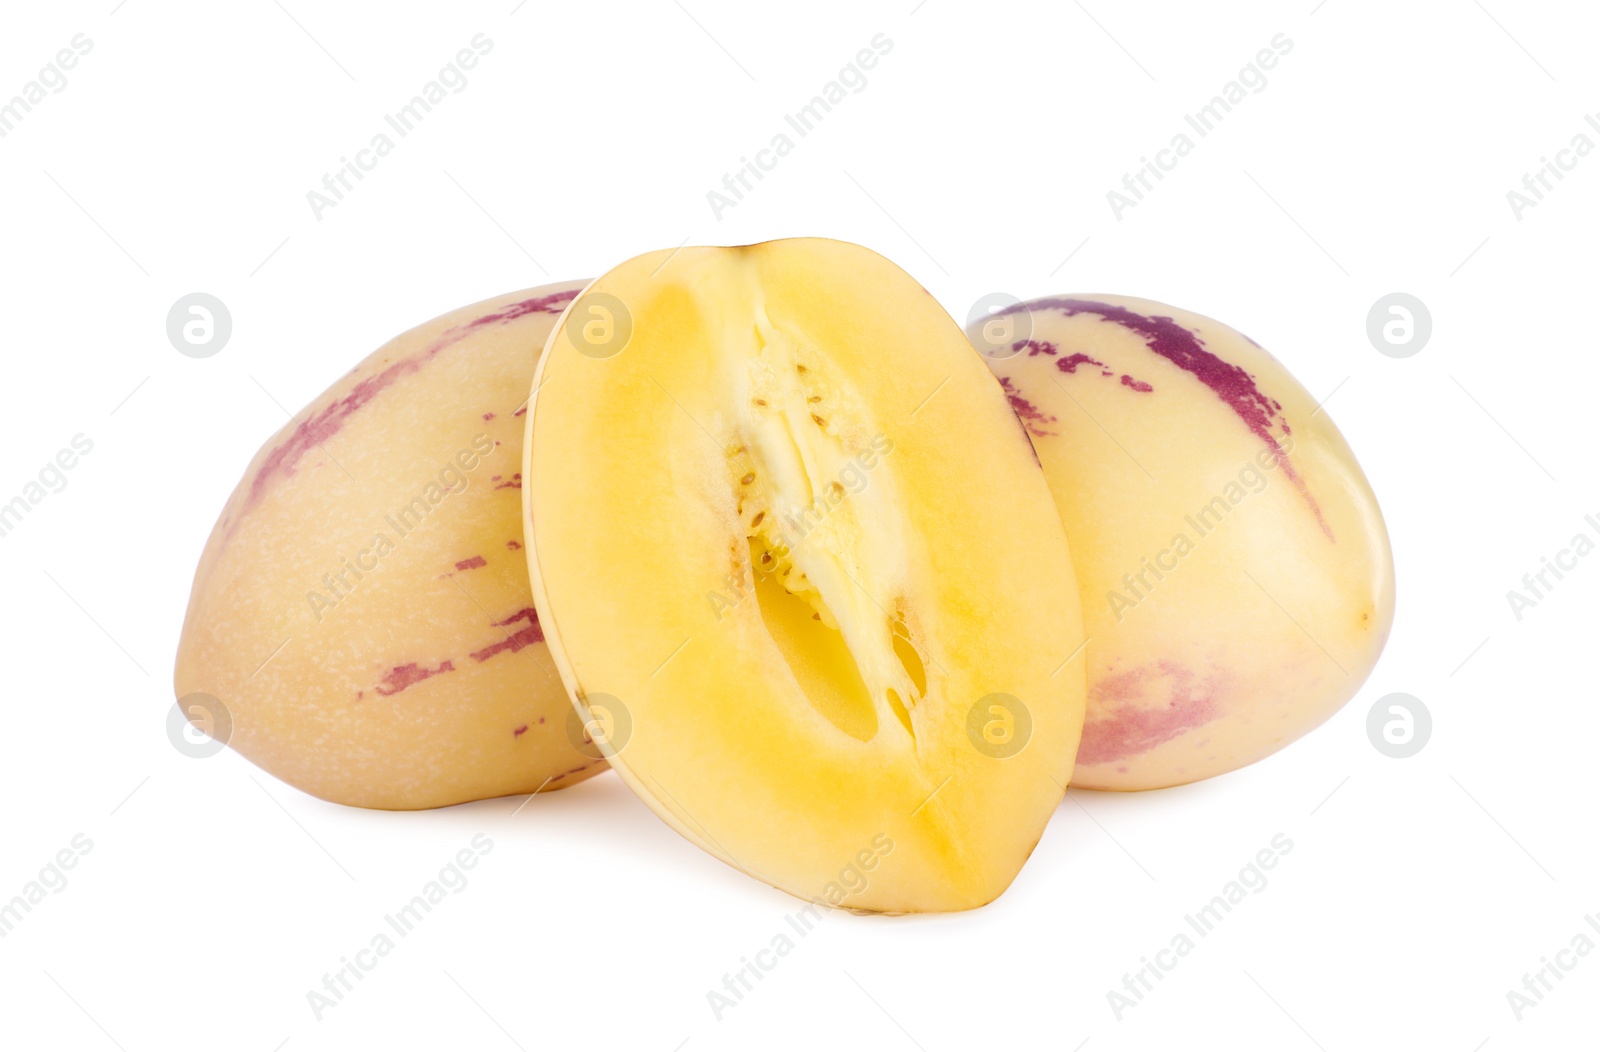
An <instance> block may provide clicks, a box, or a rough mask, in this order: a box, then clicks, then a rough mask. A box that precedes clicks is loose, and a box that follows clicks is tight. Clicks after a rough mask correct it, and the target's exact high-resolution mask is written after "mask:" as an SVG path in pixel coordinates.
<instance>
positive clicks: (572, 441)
mask: <svg viewBox="0 0 1600 1052" xmlns="http://www.w3.org/2000/svg"><path fill="white" fill-rule="evenodd" d="M528 435H529V439H530V441H529V442H528V445H527V449H528V455H527V456H526V458H525V461H524V468H523V476H524V487H525V488H524V491H523V502H524V511H525V513H528V512H529V511H530V510H531V522H530V523H529V524H528V525H527V536H528V539H529V544H528V557H529V563H530V567H531V573H530V576H531V579H532V581H533V586H534V595H535V602H536V605H537V607H538V612H539V620H540V623H541V624H542V625H543V626H544V630H545V633H546V637H547V639H548V641H549V644H550V648H551V654H552V657H553V658H554V660H555V663H556V665H557V667H558V669H559V670H560V673H561V676H562V678H563V679H564V681H565V683H566V685H567V688H568V689H569V691H570V692H571V693H572V694H573V696H574V699H575V701H576V704H577V708H578V712H579V715H580V716H581V717H582V718H583V720H584V723H585V726H587V727H589V728H590V729H591V732H592V734H593V736H594V737H595V738H596V739H597V740H598V741H599V742H600V743H601V744H602V748H603V750H604V751H605V753H606V755H607V757H608V758H609V759H610V760H611V761H612V764H613V766H614V767H616V769H617V770H618V772H619V773H620V774H621V776H622V777H623V778H624V779H625V780H626V782H627V783H628V785H629V786H630V787H631V788H632V789H633V790H634V792H635V793H637V794H638V795H639V796H640V797H641V798H642V799H643V800H644V801H645V802H646V803H647V804H649V805H650V807H651V808H653V809H654V810H655V811H656V813H657V814H659V815H660V816H661V817H662V818H663V819H664V820H665V821H667V822H668V823H669V824H670V825H671V826H673V827H674V828H675V829H677V830H678V831H679V832H680V833H682V834H683V835H684V836H685V837H687V838H689V839H690V840H691V841H693V842H694V843H696V844H698V845H700V846H701V847H703V848H704V849H705V850H707V851H709V852H710V853H712V854H713V855H715V856H716V857H718V858H720V859H722V860H723V861H725V862H727V863H729V864H730V865H732V866H734V867H736V868H738V869H741V870H743V871H744V872H746V873H748V874H750V875H752V876H754V877H757V878H758V879H760V880H763V881H766V882H767V883H769V884H771V885H773V886H774V887H777V888H781V889H783V890H785V891H788V892H790V893H792V894H794V895H797V896H800V897H802V898H805V899H809V900H812V901H815V902H823V903H826V904H828V905H834V906H842V907H845V908H848V909H852V910H858V911H883V912H912V911H938V910H961V909H969V908H972V907H976V906H981V905H983V904H984V903H986V902H989V901H990V900H992V899H993V898H995V896H997V895H999V894H1000V893H1001V892H1002V891H1004V890H1005V889H1006V887H1007V886H1008V885H1009V884H1010V883H1011V881H1012V879H1013V878H1014V877H1015V876H1016V874H1017V871H1018V870H1019V868H1020V867H1021V866H1022V864H1023V862H1024V860H1026V858H1027V857H1028V854H1029V853H1030V852H1031V851H1032V849H1033V847H1034V845H1035V843H1036V842H1037V841H1038V839H1039V836H1040V833H1041V832H1042V830H1043V828H1044V825H1045V822H1046V821H1047V820H1048V819H1049V817H1050V815H1051V813H1052V812H1053V811H1054V810H1055V808H1056V806H1057V804H1058V803H1059V802H1060V800H1061V797H1062V794H1063V791H1064V787H1065V785H1066V783H1067V779H1068V775H1069V773H1070V771H1071V769H1072V763H1073V757H1074V754H1075V752H1076V749H1077V745H1078V736H1079V733H1080V731H1081V725H1082V721H1083V712H1084V670H1083V662H1082V657H1081V650H1082V644H1083V634H1082V626H1081V622H1080V616H1079V608H1078V597H1077V589H1076V587H1075V585H1074V584H1073V583H1072V582H1073V581H1074V577H1073V569H1072V560H1071V556H1070V554H1069V552H1068V547H1067V541H1066V536H1065V533H1064V531H1063V529H1062V526H1061V521H1060V517H1059V516H1058V515H1057V513H1056V508H1055V505H1054V503H1053V502H1052V500H1051V495H1050V490H1049V487H1048V486H1047V485H1046V483H1045V479H1044V476H1043V473H1042V472H1041V470H1040V467H1039V465H1038V462H1037V461H1036V459H1035V457H1034V455H1033V452H1032V450H1031V448H1030V447H1029V444H1028V439H1027V436H1026V434H1024V432H1023V430H1022V428H1021V427H1020V426H1019V425H1018V422H1017V420H1016V418H1015V416H1014V414H1013V413H1012V411H1011V408H1010V407H1009V406H1008V404H1007V402H1006V398H1005V395H1004V393H1003V392H1002V391H1001V389H1000V388H999V387H998V386H997V385H996V383H995V381H994V379H993V377H992V376H991V375H990V374H989V372H988V370H987V369H986V368H985V366H984V363H983V361H982V359H981V358H980V357H979V356H978V355H976V354H974V353H973V350H972V348H971V346H970V345H969V344H968V343H967V341H966V339H965V338H964V337H963V335H962V333H961V331H960V329H959V328H958V327H957V326H956V325H955V324H954V323H953V322H952V321H951V319H950V318H949V317H948V316H947V315H946V314H945V312H944V311H943V310H942V309H940V307H939V305H938V304H937V303H936V302H935V301H934V300H933V298H932V297H931V296H930V295H929V294H928V293H927V292H926V291H925V290H924V289H923V288H922V287H921V286H919V285H918V284H917V282H916V281H915V280H913V279H912V278H911V277H910V276H908V275H907V274H906V273H905V272H903V271H901V270H900V269H899V268H897V267H896V266H894V265H893V264H892V263H890V262H889V261H887V260H885V259H884V258H882V257H881V256H878V255H876V254H874V253H872V252H869V251H868V250H866V249H864V248H860V247H858V246H855V245H850V244H845V243H842V242H837V241H828V240H820V239H797V240H786V241H774V242H768V243H766V244H761V245H753V246H746V247H740V248H688V249H679V250H666V251H660V252H653V253H650V254H647V255H643V256H640V257H638V258H636V259H633V260H631V261H629V262H627V263H624V264H622V265H621V266H619V267H617V268H616V269H614V270H612V271H611V272H610V273H608V274H606V275H605V276H603V277H601V278H600V279H599V280H597V281H596V282H594V283H593V284H592V285H591V286H590V287H589V288H588V289H587V290H586V291H585V292H584V293H583V295H581V296H580V297H579V298H578V299H577V300H575V301H574V303H573V304H572V306H571V307H570V308H569V309H568V312H567V315H566V317H565V319H564V320H563V322H562V323H561V324H560V325H559V326H558V328H557V329H556V331H555V332H554V333H552V335H551V338H550V342H549V344H548V345H547V347H546V353H545V356H544V358H543V360H542V363H541V366H540V370H539V372H538V374H537V376H536V377H535V393H534V396H533V398H532V400H531V401H530V409H529V413H528Z"/></svg>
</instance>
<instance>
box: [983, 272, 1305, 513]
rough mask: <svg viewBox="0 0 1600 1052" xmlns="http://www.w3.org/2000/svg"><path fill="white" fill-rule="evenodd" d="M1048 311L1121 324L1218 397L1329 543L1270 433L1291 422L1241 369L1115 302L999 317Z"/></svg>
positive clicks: (1032, 306) (1039, 306) (1044, 302)
mask: <svg viewBox="0 0 1600 1052" xmlns="http://www.w3.org/2000/svg"><path fill="white" fill-rule="evenodd" d="M1049 310H1054V311H1059V312H1061V313H1062V314H1064V315H1066V316H1067V317H1069V318H1070V317H1073V316H1075V315H1078V314H1094V315H1097V316H1099V317H1100V318H1103V319H1104V320H1106V321H1109V322H1112V323H1113V324H1116V325H1121V326H1122V327H1123V328H1125V329H1127V330H1129V331H1130V332H1133V333H1135V334H1137V335H1138V336H1140V337H1142V338H1143V339H1144V343H1145V346H1146V347H1148V348H1149V349H1150V350H1151V351H1152V352H1153V353H1154V354H1156V355H1158V356H1160V357H1162V358H1165V359H1166V360H1167V361H1169V362H1171V363H1172V364H1173V365H1176V366H1177V367H1178V368H1180V369H1182V370H1184V371H1185V372H1187V373H1189V374H1190V375H1191V376H1193V377H1194V378H1195V379H1197V380H1199V381H1200V382H1201V383H1203V384H1205V385H1206V386H1207V387H1209V388H1211V390H1212V392H1213V393H1215V394H1216V396H1217V397H1218V398H1220V399H1222V401H1223V404H1225V405H1226V406H1227V407H1228V408H1229V409H1232V410H1233V411H1234V413H1235V414H1236V415H1237V416H1238V417H1239V419H1240V420H1242V421H1244V425H1245V426H1246V427H1248V428H1249V429H1250V431H1251V432H1252V433H1253V434H1254V435H1255V436H1256V437H1257V438H1259V439H1261V441H1262V442H1263V443H1265V444H1266V446H1267V448H1268V449H1270V450H1271V451H1272V456H1273V459H1274V460H1276V461H1277V462H1278V466H1279V467H1281V468H1282V469H1283V473H1284V476H1285V477H1286V478H1288V479H1289V481H1291V482H1293V483H1294V485H1295V488H1296V489H1298V490H1299V491H1300V495H1301V496H1302V497H1304V498H1305V502H1306V505H1307V506H1308V507H1310V509H1311V512H1312V514H1314V515H1315V516H1316V517H1317V523H1318V525H1320V526H1321V527H1322V532H1323V533H1325V534H1327V536H1328V539H1329V540H1332V539H1333V530H1332V529H1330V528H1329V526H1328V523H1327V520H1326V519H1324V518H1323V517H1322V508H1321V507H1320V506H1318V504H1317V501H1316V498H1315V497H1313V496H1312V495H1311V491H1310V489H1308V488H1307V487H1306V484H1305V480H1304V479H1302V478H1301V477H1300V473H1299V472H1298V471H1296V470H1295V468H1294V465H1293V464H1292V463H1290V461H1289V454H1288V452H1287V451H1285V450H1284V448H1283V446H1282V445H1281V444H1279V442H1278V439H1277V436H1276V435H1274V434H1273V433H1272V428H1273V425H1274V424H1276V425H1277V426H1278V427H1280V428H1282V430H1283V433H1284V434H1286V435H1287V434H1289V433H1290V432H1289V423H1288V421H1287V420H1285V419H1284V418H1283V416H1282V415H1281V412H1282V409H1283V406H1282V405H1281V404H1280V403H1278V402H1277V401H1276V400H1275V399H1272V398H1270V397H1268V396H1267V395H1266V394H1265V393H1264V392H1262V390H1261V389H1260V388H1259V387H1257V386H1256V380H1255V377H1253V376H1251V375H1250V374H1249V373H1248V372H1246V371H1245V370H1244V369H1243V368H1241V367H1239V366H1237V365H1234V364H1232V363H1231V362H1226V361H1223V360H1222V359H1221V358H1219V357H1218V356H1217V355H1215V354H1213V353H1212V352H1211V351H1208V350H1206V346H1205V341H1203V340H1201V339H1200V337H1199V336H1196V335H1195V334H1194V333H1193V332H1191V331H1189V330H1188V329H1186V328H1185V327H1183V326H1182V325H1179V324H1178V323H1177V322H1176V321H1174V320H1173V319H1172V318H1168V317H1164V316H1162V315H1144V314H1139V313H1136V312H1134V311H1131V310H1129V309H1128V308H1126V307H1119V306H1116V305H1115V304H1111V303H1101V302H1098V301H1096V300H1084V299H1073V298H1071V297H1068V296H1047V297H1045V298H1043V299H1037V300H1030V301H1029V302H1027V303H1018V304H1015V305H1013V306H1010V307H1007V308H1005V309H1004V310H1002V311H1000V312H999V313H1000V314H1015V313H1018V312H1020V311H1029V312H1032V311H1049Z"/></svg>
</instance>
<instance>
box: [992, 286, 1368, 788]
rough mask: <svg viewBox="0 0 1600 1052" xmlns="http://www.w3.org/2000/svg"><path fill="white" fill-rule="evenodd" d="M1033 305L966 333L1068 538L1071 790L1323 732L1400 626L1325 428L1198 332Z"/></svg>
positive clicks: (1115, 312) (1145, 317)
mask: <svg viewBox="0 0 1600 1052" xmlns="http://www.w3.org/2000/svg"><path fill="white" fill-rule="evenodd" d="M1094 305H1103V306H1104V307H1105V308H1106V309H1105V310H1100V309H1098V308H1096V307H1095V306H1094ZM1025 308H1026V309H1022V310H1016V311H1014V312H1012V313H1009V314H1006V315H1002V316H996V317H992V318H990V319H988V320H986V321H985V322H982V323H979V324H976V325H974V327H973V328H972V329H971V330H970V331H969V336H971V337H972V339H973V342H974V345H975V346H978V347H979V349H980V350H981V351H985V357H986V358H987V359H988V360H989V364H990V367H991V369H992V370H993V371H994V373H995V375H996V376H997V377H1000V378H1001V379H1002V382H1003V386H1005V388H1006V390H1007V392H1008V394H1009V395H1010V396H1011V398H1012V404H1013V407H1014V408H1015V409H1016V410H1017V412H1018V416H1019V417H1020V418H1021V419H1022V420H1023V423H1024V425H1025V426H1026V427H1027V429H1028V431H1029V434H1030V436H1031V437H1032V439H1033V444H1034V448H1035V449H1036V450H1037V451H1038V454H1039V459H1040V461H1041V463H1042V464H1043V466H1044V469H1045V473H1046V475H1047V477H1048V478H1049V480H1050V486H1051V489H1052V491H1053V493H1054V495H1055V500H1056V505H1057V508H1058V509H1059V511H1060V514H1061V518H1062V523H1063V525H1064V526H1065V527H1066V530H1067V536H1068V538H1069V539H1070V540H1071V542H1072V553H1073V559H1074V562H1075V564H1076V566H1077V569H1078V584H1079V587H1080V588H1081V591H1082V597H1083V614H1084V624H1085V629H1086V631H1087V633H1088V636H1089V643H1088V648H1087V655H1088V675H1089V708H1088V715H1087V718H1086V722H1085V725H1084V734H1083V742H1082V745H1081V747H1080V751H1079V754H1078V761H1077V767H1076V770H1075V772H1074V774H1073V784H1074V785H1075V786H1078V787H1081V788H1093V789H1116V790H1133V789H1154V788H1160V787H1163V786H1171V785H1179V784H1183V783H1185V782H1193V781H1196V780H1198V779H1202V778H1209V777H1212V776H1213V775H1217V774H1222V773H1223V772H1226V771H1231V770H1235V769H1237V768H1239V767H1243V766H1245V765H1246V764H1249V763H1253V762H1255V761H1256V760H1259V759H1261V758H1262V757H1265V756H1268V755H1270V754H1271V753H1273V752H1275V751H1277V750H1278V749H1281V748H1282V747H1283V746H1285V745H1287V744H1288V743H1289V742H1291V741H1294V740H1295V739H1296V738H1298V737H1300V736H1301V735H1303V734H1305V733H1306V732H1307V731H1309V730H1311V729H1312V728H1313V727H1316V726H1317V725H1318V724H1320V723H1322V722H1323V721H1324V720H1326V719H1327V718H1328V717H1329V716H1331V715H1332V714H1333V713H1334V712H1335V711H1337V710H1338V709H1339V707H1340V706H1342V705H1343V704H1344V703H1345V702H1346V701H1348V700H1349V699H1350V697H1351V696H1352V695H1353V694H1355V692H1356V690H1357V689H1358V688H1359V687H1360V686H1361V684H1362V682H1363V681H1364V680H1365V679H1366V677H1367V675H1368V673H1369V672H1371V670H1372V667H1373V665H1374V664H1375V663H1376V661H1377V660H1378V655H1379V653H1380V651H1381V650H1382V649H1383V644H1384V641H1385V640H1386V638H1387V637H1388V634H1389V628H1390V625H1391V623H1392V621H1393V617H1394V568H1393V561H1392V557H1391V554H1390V549H1389V539H1388V535H1387V533H1386V531H1385V529H1384V524H1383V518H1382V516H1381V515H1380V514H1379V511H1378V504H1377V500H1376V499H1375V498H1374V496H1373V493H1372V490H1371V488H1370V487H1369V486H1368V484H1367V480H1366V478H1365V477H1364V476H1363V475H1362V473H1361V469H1360V467H1359V466H1358V465H1357V464H1356V460H1355V456H1354V455H1353V454H1352V453H1351V451H1350V447H1349V446H1348V445H1347V444H1346V443H1345V440H1344V438H1343V437H1342V436H1341V435H1340V434H1339V431H1338V429H1337V428H1336V427H1335V426H1334V424H1333V420H1332V419H1331V417H1330V416H1329V414H1328V412H1327V411H1326V410H1318V407H1317V404H1316V401H1315V399H1313V398H1312V397H1311V395H1310V394H1309V393H1308V392H1307V391H1306V390H1305V389H1304V388H1303V387H1301V386H1300V384H1299V383H1297V382H1296V381H1295V379H1294V378H1293V377H1292V376H1290V375H1289V373H1288V372H1287V371H1286V370H1285V369H1284V368H1283V366H1282V365H1280V364H1279V363H1278V362H1277V360H1276V359H1274V358H1273V357H1272V356H1271V355H1269V354H1268V353H1267V352H1266V351H1264V350H1262V349H1261V348H1260V347H1259V346H1257V345H1255V344H1254V343H1253V342H1252V341H1250V340H1249V339H1248V338H1246V337H1245V336H1243V335H1241V334H1240V333H1238V332H1236V331H1234V330H1233V329H1230V328H1228V327H1227V326H1225V325H1222V324H1220V323H1218V322H1215V321H1213V320H1211V319H1209V318H1205V317H1202V316H1201V315H1198V314H1193V313H1191V312H1188V311H1183V310H1178V309H1176V308H1173V307H1168V306H1166V305H1164V304H1160V303H1156V302H1153V301H1150V300H1141V299H1134V298H1131V297H1126V296H1104V295H1081V296H1078V295H1074V296H1065V297H1047V298H1045V299H1041V300H1034V301H1032V302H1031V303H1030V304H1027V305H1025ZM1069 311H1073V313H1070V314H1069V313H1068V312H1069ZM1123 311H1126V312H1129V313H1127V314H1123V313H1122V312H1123ZM1108 314H1109V315H1111V317H1110V318H1108V317H1107V315H1108ZM1162 319H1166V320H1165V321H1163V320H1162ZM1007 325H1010V326H1013V328H1012V329H1011V330H1010V331H1009V332H1008V331H1007V330H1006V329H1005V326H1007ZM1186 334H1187V336H1188V337H1192V338H1193V339H1194V340H1197V341H1198V342H1197V343H1194V342H1192V341H1191V342H1190V344H1189V345H1186ZM1028 340H1031V341H1032V342H1031V343H1029V342H1027V341H1028ZM1152 344H1155V345H1156V347H1157V348H1159V349H1161V350H1164V351H1166V352H1167V353H1166V354H1165V355H1163V354H1162V353H1158V350H1157V349H1153V347H1152ZM996 346H998V347H999V353H993V348H995V347H996ZM1074 356H1083V357H1077V358H1075V357H1074ZM1063 363H1065V364H1063ZM1208 381H1209V383H1208ZM1146 387H1148V390H1146V389H1145V388H1146ZM1274 405H1275V406H1276V407H1274ZM1274 446H1276V448H1274ZM1202 512H1204V513H1203V514H1202ZM1063 586H1064V587H1065V586H1067V582H1063Z"/></svg>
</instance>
